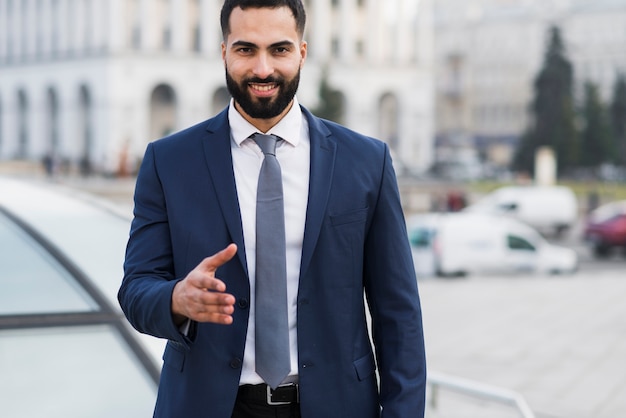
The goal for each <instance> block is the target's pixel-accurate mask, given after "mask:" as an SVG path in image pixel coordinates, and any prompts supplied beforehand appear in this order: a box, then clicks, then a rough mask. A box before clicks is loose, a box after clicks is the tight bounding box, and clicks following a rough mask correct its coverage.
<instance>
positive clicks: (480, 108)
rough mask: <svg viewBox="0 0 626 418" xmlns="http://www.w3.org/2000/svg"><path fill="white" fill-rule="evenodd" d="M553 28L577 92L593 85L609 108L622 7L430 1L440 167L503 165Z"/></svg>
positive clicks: (625, 45) (623, 25) (524, 118)
mask: <svg viewBox="0 0 626 418" xmlns="http://www.w3.org/2000/svg"><path fill="white" fill-rule="evenodd" d="M552 25H557V26H558V27H559V28H560V29H561V35H562V37H563V40H564V42H565V46H566V53H567V55H568V58H569V59H570V62H571V63H572V64H573V66H574V76H575V82H576V91H577V92H581V88H582V86H583V84H584V83H585V82H586V81H592V82H594V83H596V84H597V85H598V86H599V87H600V90H601V92H602V95H603V99H604V100H606V101H608V100H610V96H611V92H612V89H613V84H614V82H615V79H616V76H617V74H618V73H620V72H621V73H626V52H625V51H626V0H466V1H462V2H460V1H458V0H437V2H436V3H435V53H436V58H435V73H436V74H437V79H436V80H437V81H436V93H435V97H436V99H435V101H436V111H435V115H436V138H437V140H436V143H437V150H438V151H437V153H436V154H437V157H436V158H437V160H438V161H439V162H440V165H443V166H446V165H454V164H455V163H456V165H465V166H467V165H468V164H469V165H470V166H471V167H472V168H475V166H476V164H479V165H481V167H483V168H484V167H488V166H489V165H491V166H492V167H496V168H497V167H505V166H507V165H508V164H509V162H510V160H511V158H512V155H513V152H514V148H515V146H516V144H517V141H518V139H519V137H520V135H521V134H522V133H523V131H524V130H525V128H526V127H527V125H528V123H529V117H530V115H529V113H528V109H529V105H530V103H531V101H532V99H533V97H534V86H533V83H534V80H535V77H536V75H537V73H538V72H539V70H540V68H541V67H542V65H543V59H544V53H545V51H546V47H547V42H548V29H549V27H550V26H552ZM468 154H470V155H473V157H471V158H469V159H468V157H467V156H468ZM457 156H458V157H457ZM467 161H471V163H467ZM484 162H488V163H489V164H484ZM481 163H482V164H481ZM466 171H467V170H466ZM470 171H471V169H470ZM462 172H465V171H462Z"/></svg>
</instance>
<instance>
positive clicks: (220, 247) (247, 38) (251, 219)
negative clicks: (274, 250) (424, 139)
mask: <svg viewBox="0 0 626 418" xmlns="http://www.w3.org/2000/svg"><path fill="white" fill-rule="evenodd" d="M221 23H222V31H223V36H224V41H223V43H222V57H223V60H224V65H225V69H226V80H227V85H228V89H229V91H230V93H231V95H232V96H233V100H232V101H231V104H230V106H229V107H228V108H227V109H226V110H224V111H223V112H222V113H220V114H219V115H217V116H215V117H214V118H212V119H209V120H208V121H206V122H203V123H200V124H199V125H196V126H193V127H191V128H188V129H186V130H184V131H182V132H179V133H176V134H173V135H171V136H170V137H168V138H165V139H162V140H159V141H156V142H154V143H152V144H150V145H149V146H148V148H147V151H146V154H145V158H144V160H143V163H142V166H141V169H140V172H139V175H138V178H137V185H136V191H135V211H134V213H135V218H134V220H133V223H132V227H131V234H130V239H129V242H128V248H127V253H126V261H125V265H124V268H125V276H124V280H123V283H122V286H121V288H120V291H119V301H120V304H121V306H122V308H123V310H124V312H125V314H126V316H127V318H128V319H129V321H130V322H131V323H132V325H133V326H134V327H135V328H136V329H138V330H139V331H141V332H144V333H147V334H151V335H154V336H157V337H160V338H166V339H168V343H167V347H166V349H165V353H164V357H163V359H164V366H163V370H162V374H161V382H160V386H159V393H158V399H157V403H156V407H155V416H156V417H184V418H194V417H210V418H228V417H234V418H240V417H265V416H271V417H274V416H281V417H282V416H285V417H300V416H302V417H304V418H332V417H342V418H373V417H386V418H391V417H396V418H408V417H422V416H423V414H424V393H425V376H426V368H425V355H424V344H423V333H422V322H421V311H420V304H419V296H418V292H417V282H416V278H415V274H414V269H413V262H412V258H411V252H410V248H409V245H408V240H407V233H406V229H405V224H404V217H403V214H402V210H401V206H400V199H399V193H398V189H397V184H396V179H395V175H394V172H393V168H392V163H391V158H390V156H389V150H388V148H387V146H386V145H385V144H383V143H382V142H380V141H377V140H374V139H371V138H367V137H365V136H362V135H359V134H357V133H355V132H352V131H350V130H348V129H346V128H344V127H341V126H339V125H337V124H334V123H331V122H328V121H324V120H321V119H318V118H316V117H314V116H313V115H311V114H310V113H309V112H308V111H307V110H306V109H304V108H302V107H300V106H299V104H298V102H297V99H296V98H295V92H296V90H297V87H298V83H299V77H300V70H301V68H302V66H303V64H304V61H305V59H306V55H307V44H306V42H304V40H303V33H304V24H305V12H304V8H303V5H302V3H301V1H300V0H282V1H281V0H266V1H259V0H257V1H243V0H227V1H226V2H225V3H224V6H223V8H222V14H221ZM256 133H261V134H271V135H274V136H272V137H271V138H274V139H275V138H280V139H281V141H279V144H278V146H277V148H276V150H275V152H274V153H273V154H272V152H267V153H266V152H265V151H262V149H261V148H260V145H257V142H256V141H257V140H259V138H267V137H259V136H255V135H254V134H256ZM272 141H273V139H272ZM259 144H260V142H259ZM265 154H267V155H265ZM274 155H275V157H276V158H275V159H277V161H278V163H279V166H280V171H281V172H282V180H280V177H279V182H281V181H282V188H283V194H282V196H283V198H284V203H282V204H280V207H279V209H278V210H277V211H276V213H277V214H278V213H280V212H282V211H283V209H284V221H283V215H282V214H280V216H274V212H269V213H266V214H265V215H263V216H261V217H260V220H259V221H258V222H257V221H256V219H255V216H257V215H256V211H257V210H258V209H259V207H261V206H262V205H264V204H265V203H261V200H259V203H257V200H256V199H257V197H258V195H261V194H262V193H265V192H261V183H264V182H265V181H266V180H265V178H264V179H263V180H261V179H260V177H262V176H260V173H261V172H263V170H264V168H263V166H264V164H265V160H266V159H267V160H268V161H270V159H271V158H272V157H273V156H274ZM268 164H270V163H269V162H268ZM257 187H258V191H257ZM276 218H279V219H280V226H279V227H277V229H278V230H281V228H283V225H284V232H280V233H278V234H275V235H277V236H280V237H281V239H282V241H283V242H282V245H283V247H280V248H284V249H283V250H282V251H279V253H280V254H278V256H280V257H278V258H277V259H282V260H283V261H281V262H275V261H272V262H269V263H266V264H269V265H270V267H277V266H275V265H276V264H282V265H281V266H279V267H280V269H279V270H280V271H283V272H284V273H285V276H286V278H285V279H284V280H282V286H283V288H284V286H285V282H286V300H287V304H286V305H287V307H286V311H287V312H286V313H285V314H284V318H285V321H286V322H285V326H284V328H285V329H284V330H283V329H282V327H281V326H275V327H274V328H277V329H276V330H273V331H276V332H279V333H281V334H280V335H281V337H280V338H279V337H276V338H265V339H264V337H263V335H264V334H262V333H261V331H260V330H261V329H262V328H267V327H266V324H264V323H263V321H259V319H260V318H264V317H265V315H266V314H267V312H266V311H269V310H271V308H273V307H274V306H280V305H281V303H280V302H281V301H282V298H279V297H278V296H277V297H276V301H275V303H274V302H272V303H270V308H263V307H261V305H258V306H257V303H256V302H257V299H259V300H260V299H261V298H262V297H261V296H258V295H257V294H256V293H255V290H257V288H259V289H260V288H262V287H263V286H265V279H264V278H263V279H262V278H261V273H260V272H261V270H262V269H264V268H266V267H261V264H258V263H262V262H263V261H264V260H265V259H266V256H265V255H264V254H265V253H264V252H263V251H265V250H266V249H267V248H266V247H270V246H272V245H274V244H273V241H274V238H271V239H270V238H268V239H267V240H265V241H264V239H265V238H263V239H260V238H259V235H260V234H261V232H259V230H258V229H257V228H259V227H263V226H264V225H265V224H266V222H269V223H271V222H274V221H275V220H276ZM265 229H267V228H265ZM270 229H272V228H270ZM281 231H282V230H281ZM270 232H272V231H270ZM265 233H267V232H263V234H265ZM257 238H258V239H260V242H259V243H258V244H257V241H256V239H257ZM270 240H271V241H272V243H270ZM274 255H276V254H274ZM274 255H270V256H269V257H270V258H272V257H273V256H274ZM281 257H282V258H281ZM257 273H258V274H257ZM277 275H278V273H277ZM263 277H265V276H263ZM279 282H281V281H279ZM364 294H365V296H366V297H367V301H368V303H367V304H366V303H365V301H364V297H363V296H364ZM277 295H278V293H277ZM366 306H367V307H369V312H370V314H371V328H372V339H373V345H374V347H375V353H376V355H374V353H373V351H372V344H371V342H370V338H369V332H368V328H369V327H368V321H367V319H366ZM278 316H280V315H278ZM256 331H258V332H259V334H256V333H255V332H256ZM283 331H284V332H283ZM264 332H265V331H264ZM282 335H284V336H285V338H288V341H286V342H285V344H286V345H287V347H281V348H277V349H276V353H278V352H280V353H284V355H283V354H281V355H276V356H274V357H279V359H277V360H278V361H281V362H282V364H283V365H285V364H286V370H284V373H282V374H279V378H278V381H276V382H272V379H268V378H266V377H261V375H263V376H265V373H266V372H265V370H264V371H263V372H261V366H260V363H264V362H265V360H263V361H261V360H260V357H261V356H265V354H260V353H261V352H260V351H259V348H258V347H257V346H258V345H262V344H265V343H273V342H275V341H274V340H275V339H281V338H283V337H282ZM270 354H274V353H273V352H271V350H270ZM281 367H282V366H281ZM377 367H378V370H376V368H377ZM265 369H269V372H272V373H273V372H275V371H276V370H273V366H270V367H265ZM376 372H378V373H376ZM270 374H271V373H270ZM274 375H276V373H274ZM378 378H380V385H379V384H378ZM264 380H265V381H264ZM273 380H276V379H275V378H273ZM266 382H268V383H269V384H268V383H266Z"/></svg>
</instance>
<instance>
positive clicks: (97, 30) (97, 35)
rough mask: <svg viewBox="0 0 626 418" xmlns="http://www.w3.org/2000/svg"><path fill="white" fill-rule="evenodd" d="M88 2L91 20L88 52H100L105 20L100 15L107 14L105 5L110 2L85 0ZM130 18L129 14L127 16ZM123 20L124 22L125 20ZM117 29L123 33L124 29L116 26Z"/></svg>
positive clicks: (102, 44) (103, 44)
mask: <svg viewBox="0 0 626 418" xmlns="http://www.w3.org/2000/svg"><path fill="white" fill-rule="evenodd" d="M87 1H89V2H90V5H89V7H88V10H89V14H90V17H89V20H90V21H91V26H92V27H91V43H90V45H87V47H88V48H89V50H90V52H91V53H92V54H100V53H101V52H102V50H103V49H104V46H105V43H106V42H105V39H104V38H105V33H106V32H105V30H104V28H105V25H104V24H105V22H103V19H102V16H106V14H107V10H108V9H107V6H108V5H109V3H110V2H108V1H96V0H87ZM129 18H130V16H129ZM126 21H127V20H125V21H124V22H126ZM118 31H120V32H122V33H124V32H125V30H124V29H123V28H118Z"/></svg>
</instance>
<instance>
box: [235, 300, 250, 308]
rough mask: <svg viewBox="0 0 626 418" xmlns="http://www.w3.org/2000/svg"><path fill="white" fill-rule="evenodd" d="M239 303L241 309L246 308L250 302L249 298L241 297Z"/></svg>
mask: <svg viewBox="0 0 626 418" xmlns="http://www.w3.org/2000/svg"><path fill="white" fill-rule="evenodd" d="M237 305H238V306H239V307H240V308H241V309H246V308H247V307H248V306H249V305H250V304H249V303H248V299H246V298H241V299H239V300H238V301H237Z"/></svg>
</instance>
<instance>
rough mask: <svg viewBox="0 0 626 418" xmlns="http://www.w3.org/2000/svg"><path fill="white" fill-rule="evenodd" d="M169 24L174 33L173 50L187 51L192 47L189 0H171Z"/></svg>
mask: <svg viewBox="0 0 626 418" xmlns="http://www.w3.org/2000/svg"><path fill="white" fill-rule="evenodd" d="M170 10H171V12H170V13H169V16H168V17H167V19H166V21H167V20H169V26H170V30H171V33H172V50H173V51H175V52H185V51H189V49H190V45H191V43H190V39H189V23H190V19H189V0H170Z"/></svg>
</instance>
